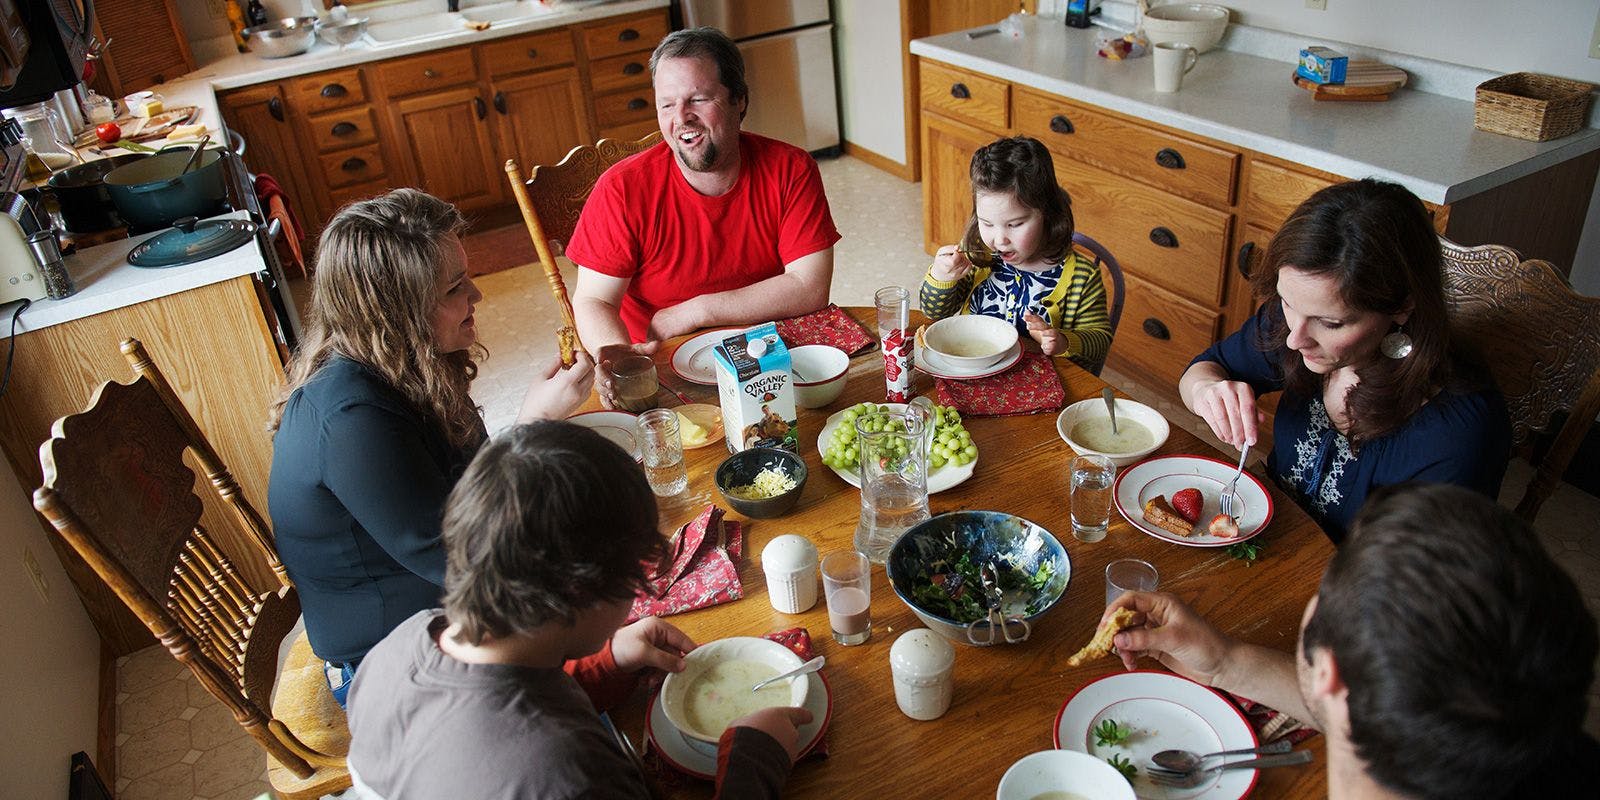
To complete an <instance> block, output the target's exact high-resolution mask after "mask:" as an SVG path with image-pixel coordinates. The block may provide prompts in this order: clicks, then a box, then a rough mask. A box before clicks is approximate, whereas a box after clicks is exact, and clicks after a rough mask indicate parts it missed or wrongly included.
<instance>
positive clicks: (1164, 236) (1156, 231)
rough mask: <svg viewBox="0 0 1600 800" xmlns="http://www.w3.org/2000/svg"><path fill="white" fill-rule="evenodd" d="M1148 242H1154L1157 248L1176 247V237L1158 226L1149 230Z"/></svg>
mask: <svg viewBox="0 0 1600 800" xmlns="http://www.w3.org/2000/svg"><path fill="white" fill-rule="evenodd" d="M1150 241H1152V242H1155V244H1156V246H1157V247H1177V246H1178V237H1177V235H1175V234H1174V233H1173V232H1172V231H1170V230H1168V229H1166V228H1164V227H1160V226H1157V227H1154V228H1151V229H1150Z"/></svg>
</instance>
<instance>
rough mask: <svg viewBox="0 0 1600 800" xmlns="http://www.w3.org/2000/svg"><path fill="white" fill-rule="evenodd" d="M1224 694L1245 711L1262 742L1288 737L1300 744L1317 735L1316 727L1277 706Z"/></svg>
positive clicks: (1292, 742)
mask: <svg viewBox="0 0 1600 800" xmlns="http://www.w3.org/2000/svg"><path fill="white" fill-rule="evenodd" d="M1218 691H1219V692H1220V691H1222V690H1220V689H1219V690H1218ZM1222 696H1223V697H1226V698H1228V699H1230V700H1232V701H1233V702H1234V704H1235V705H1237V706H1238V707H1239V710H1240V711H1243V712H1244V715H1245V718H1246V719H1248V720H1250V727H1252V728H1255V729H1256V736H1258V737H1260V739H1261V743H1262V744H1267V743H1268V742H1275V741H1277V740H1279V739H1288V740H1289V742H1290V743H1291V744H1296V745H1298V744H1300V743H1301V742H1303V741H1305V740H1307V739H1310V738H1311V737H1313V736H1316V735H1317V729H1316V728H1312V727H1310V726H1308V725H1306V724H1305V723H1303V722H1301V721H1300V720H1297V719H1295V718H1294V717H1291V716H1289V715H1288V714H1285V713H1283V712H1282V711H1279V710H1277V709H1275V708H1269V707H1267V706H1264V705H1262V704H1260V703H1257V702H1256V701H1254V700H1251V699H1250V698H1248V697H1245V696H1243V695H1237V694H1234V693H1232V692H1222Z"/></svg>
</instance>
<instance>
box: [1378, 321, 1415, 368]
mask: <svg viewBox="0 0 1600 800" xmlns="http://www.w3.org/2000/svg"><path fill="white" fill-rule="evenodd" d="M1411 346H1412V342H1411V337H1410V336H1408V335H1406V326H1404V325H1400V326H1398V327H1397V328H1395V330H1394V332H1393V333H1390V334H1389V335H1387V336H1385V337H1383V340H1382V341H1380V342H1378V352H1380V353H1383V354H1384V355H1385V356H1387V357H1388V358H1393V359H1396V360H1399V359H1402V358H1405V357H1406V356H1409V355H1411Z"/></svg>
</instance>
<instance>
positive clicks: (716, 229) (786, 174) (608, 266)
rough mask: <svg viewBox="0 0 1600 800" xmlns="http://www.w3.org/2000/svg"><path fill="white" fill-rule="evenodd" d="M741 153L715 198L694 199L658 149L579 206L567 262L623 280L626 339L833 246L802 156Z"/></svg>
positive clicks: (614, 174) (757, 147)
mask: <svg viewBox="0 0 1600 800" xmlns="http://www.w3.org/2000/svg"><path fill="white" fill-rule="evenodd" d="M739 148H740V149H739V177H738V180H737V181H736V182H735V183H734V186H733V189H732V190H730V191H729V192H728V193H727V194H724V195H722V196H721V197H706V196H704V195H702V194H700V193H699V192H696V191H695V190H694V187H692V186H690V185H689V182H688V181H687V180H685V179H684V177H683V173H682V172H680V171H679V166H678V165H677V164H675V163H674V160H675V159H676V156H674V155H673V153H672V150H671V149H670V148H668V147H667V144H666V143H665V142H663V143H661V144H658V145H656V146H655V147H652V148H650V149H649V150H646V151H644V152H642V153H639V154H637V155H634V156H630V157H629V158H627V159H624V160H623V161H621V162H620V163H618V164H616V165H615V166H613V167H612V168H611V169H608V170H606V172H605V174H603V175H601V176H600V180H599V182H597V183H596V184H595V187H594V193H593V194H591V195H589V200H588V202H587V203H585V204H584V207H583V214H582V215H581V216H580V217H579V218H578V226H577V229H576V230H574V231H573V234H572V241H571V242H570V243H568V245H567V257H568V258H570V259H572V262H573V263H574V264H579V265H582V266H584V267H587V268H589V269H592V270H594V271H595V272H599V273H603V274H606V275H611V276H613V277H617V278H628V279H629V282H628V290H627V292H626V293H625V294H624V295H623V298H622V309H621V311H622V323H623V324H624V325H626V326H627V327H628V336H629V337H630V338H631V339H633V341H635V342H642V341H644V340H645V339H647V338H648V331H649V328H650V320H651V318H652V317H654V316H655V313H656V312H657V311H658V310H660V309H663V308H666V307H668V306H672V305H676V304H678V303H681V302H683V301H685V300H688V299H689V298H692V297H696V296H699V295H702V294H712V293H715V292H723V291H727V290H730V289H739V288H742V287H745V286H749V285H750V284H753V283H756V282H759V281H762V280H765V279H767V278H771V277H773V276H775V275H781V274H783V265H784V264H787V263H789V262H791V261H794V260H796V259H798V258H802V257H804V256H808V255H811V254H812V253H815V252H818V251H820V250H825V249H827V248H829V247H832V246H833V244H834V242H837V241H839V231H838V229H837V228H835V227H834V225H833V215H832V214H831V213H829V211H828V197H827V195H826V194H824V193H823V190H822V175H821V174H820V173H819V172H818V171H817V162H815V161H813V160H812V159H811V156H810V154H808V153H806V152H805V151H804V150H801V149H800V148H798V147H794V146H792V145H789V144H785V143H783V142H780V141H777V140H775V139H768V138H766V137H763V136H757V135H756V134H753V133H740V134H739Z"/></svg>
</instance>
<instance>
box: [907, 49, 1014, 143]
mask: <svg viewBox="0 0 1600 800" xmlns="http://www.w3.org/2000/svg"><path fill="white" fill-rule="evenodd" d="M1010 96H1011V84H1009V83H1006V82H1005V81H1002V80H996V79H994V78H990V77H986V76H983V75H979V74H977V73H975V72H967V71H966V70H959V69H955V68H953V67H947V66H945V65H943V64H939V63H936V62H933V61H923V62H922V107H923V108H925V109H933V110H934V111H937V112H939V113H941V114H946V115H949V116H952V117H957V118H960V119H964V120H967V121H969V122H973V123H976V124H978V125H982V126H984V127H988V128H1004V127H1006V126H1008V125H1010V124H1011V123H1010V121H1009V119H1008V109H1009V102H1008V100H1009V98H1010Z"/></svg>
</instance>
